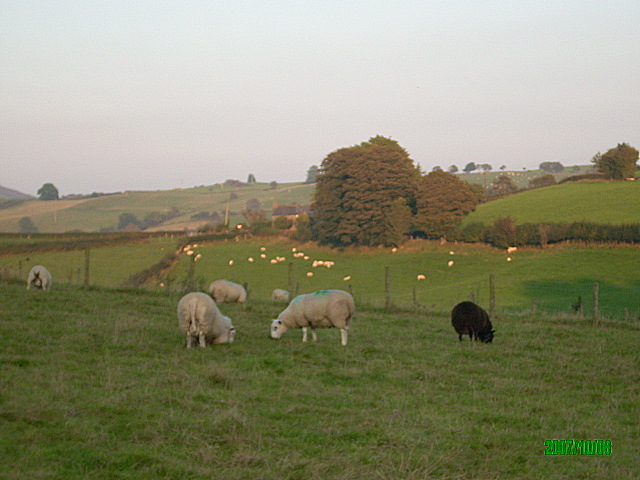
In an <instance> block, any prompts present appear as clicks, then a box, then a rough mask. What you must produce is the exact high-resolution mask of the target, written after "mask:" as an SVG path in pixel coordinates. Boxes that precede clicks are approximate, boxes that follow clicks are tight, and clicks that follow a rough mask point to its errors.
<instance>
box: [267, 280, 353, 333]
mask: <svg viewBox="0 0 640 480" xmlns="http://www.w3.org/2000/svg"><path fill="white" fill-rule="evenodd" d="M355 310H356V307H355V303H354V301H353V297H352V296H351V294H349V293H347V292H345V291H343V290H321V291H319V292H315V293H309V294H306V295H298V296H297V297H295V298H294V299H293V300H292V301H291V303H290V304H289V306H288V307H287V308H286V309H284V310H283V311H282V312H280V315H278V318H277V319H275V320H273V321H272V323H271V338H276V339H277V338H280V337H281V336H282V335H283V334H284V333H285V332H286V331H287V330H289V329H290V328H302V341H303V342H306V341H307V329H308V328H310V329H311V336H312V338H313V341H314V342H315V341H316V340H318V337H317V335H316V332H315V329H316V328H339V329H340V334H341V343H342V345H346V344H347V335H348V332H349V322H350V321H351V318H352V317H353V315H354V313H355Z"/></svg>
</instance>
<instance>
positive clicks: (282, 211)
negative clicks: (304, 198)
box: [271, 202, 311, 230]
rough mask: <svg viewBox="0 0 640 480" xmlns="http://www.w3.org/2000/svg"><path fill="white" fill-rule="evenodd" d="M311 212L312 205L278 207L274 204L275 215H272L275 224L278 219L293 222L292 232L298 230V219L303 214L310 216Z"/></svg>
mask: <svg viewBox="0 0 640 480" xmlns="http://www.w3.org/2000/svg"><path fill="white" fill-rule="evenodd" d="M310 210H311V206H310V205H278V203H277V202H274V205H273V213H272V215H271V221H272V222H273V221H274V220H275V219H276V218H278V217H285V218H288V219H289V220H291V221H292V222H293V226H292V227H291V229H292V230H295V229H296V224H297V220H298V217H299V216H300V214H301V213H306V214H309V212H310Z"/></svg>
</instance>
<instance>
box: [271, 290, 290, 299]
mask: <svg viewBox="0 0 640 480" xmlns="http://www.w3.org/2000/svg"><path fill="white" fill-rule="evenodd" d="M271 300H278V301H283V302H288V301H289V292H287V291H286V290H283V289H282V288H276V289H275V290H274V291H273V292H271Z"/></svg>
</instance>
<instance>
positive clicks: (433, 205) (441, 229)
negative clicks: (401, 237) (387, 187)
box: [414, 170, 478, 237]
mask: <svg viewBox="0 0 640 480" xmlns="http://www.w3.org/2000/svg"><path fill="white" fill-rule="evenodd" d="M477 204H478V196H477V195H476V194H475V193H474V192H473V190H472V189H471V188H469V186H468V184H467V183H466V182H463V181H462V180H460V178H458V176H456V175H453V174H452V173H449V172H444V171H442V170H434V171H432V172H430V173H429V174H428V175H424V176H423V177H422V178H421V179H420V182H419V187H418V196H417V200H416V214H415V217H414V226H415V229H416V230H418V231H420V232H423V233H424V234H425V235H427V236H430V237H446V236H447V235H448V234H449V233H450V232H451V231H452V230H453V229H454V228H455V227H456V226H457V225H458V224H459V223H460V222H461V221H462V219H463V218H464V216H465V215H467V214H468V213H469V212H472V211H473V210H474V209H475V207H476V205H477Z"/></svg>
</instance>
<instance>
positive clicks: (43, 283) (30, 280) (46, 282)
mask: <svg viewBox="0 0 640 480" xmlns="http://www.w3.org/2000/svg"><path fill="white" fill-rule="evenodd" d="M52 283H53V277H52V276H51V274H50V273H49V270H47V269H46V268H45V267H43V266H42V265H36V266H34V267H33V268H32V269H31V270H30V271H29V276H28V277H27V290H29V289H30V288H31V287H33V288H39V289H41V290H49V289H50V288H51V284H52Z"/></svg>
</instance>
